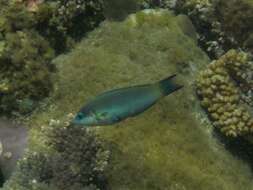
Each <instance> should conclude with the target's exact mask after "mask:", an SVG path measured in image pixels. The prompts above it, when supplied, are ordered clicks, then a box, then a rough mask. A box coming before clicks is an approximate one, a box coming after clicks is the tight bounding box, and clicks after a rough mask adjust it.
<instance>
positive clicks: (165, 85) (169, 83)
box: [158, 74, 183, 96]
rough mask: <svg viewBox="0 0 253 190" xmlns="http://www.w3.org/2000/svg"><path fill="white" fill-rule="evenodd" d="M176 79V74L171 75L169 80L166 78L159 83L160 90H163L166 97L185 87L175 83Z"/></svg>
mask: <svg viewBox="0 0 253 190" xmlns="http://www.w3.org/2000/svg"><path fill="white" fill-rule="evenodd" d="M175 77H176V74H175V75H171V76H169V77H168V78H165V79H163V80H161V81H159V82H158V84H159V86H160V89H161V91H162V93H163V95H164V96H167V95H169V94H170V93H172V92H174V91H176V90H179V89H180V88H182V87H183V85H179V84H176V83H175V81H174V78H175Z"/></svg>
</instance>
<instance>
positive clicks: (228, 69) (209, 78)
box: [196, 50, 253, 137]
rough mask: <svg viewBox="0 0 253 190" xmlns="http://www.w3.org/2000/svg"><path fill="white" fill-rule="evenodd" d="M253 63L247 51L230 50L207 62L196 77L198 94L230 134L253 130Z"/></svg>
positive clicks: (225, 132)
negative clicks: (205, 67) (205, 66)
mask: <svg viewBox="0 0 253 190" xmlns="http://www.w3.org/2000/svg"><path fill="white" fill-rule="evenodd" d="M252 73H253V62H252V58H250V56H249V55H248V54H247V53H244V52H237V51H236V50H230V51H229V52H227V53H226V54H225V55H223V56H222V57H220V58H219V59H218V60H216V61H213V62H212V63H211V64H209V65H208V67H207V69H206V70H204V71H202V72H201V73H200V75H199V77H198V79H197V82H196V86H197V93H198V95H199V96H200V97H201V99H202V100H201V104H202V106H203V107H204V108H205V109H206V110H207V112H208V114H209V116H210V118H211V119H212V120H213V124H214V126H216V127H218V128H219V129H220V131H221V132H222V133H224V134H225V135H227V136H232V137H237V136H241V135H245V134H247V135H248V134H251V133H252V132H253V116H252V115H251V112H252V110H251V109H252V102H253V101H252V100H253V99H252V87H253V75H252Z"/></svg>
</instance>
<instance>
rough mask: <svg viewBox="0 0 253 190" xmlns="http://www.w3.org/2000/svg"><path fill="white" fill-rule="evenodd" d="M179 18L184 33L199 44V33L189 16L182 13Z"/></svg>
mask: <svg viewBox="0 0 253 190" xmlns="http://www.w3.org/2000/svg"><path fill="white" fill-rule="evenodd" d="M177 20H178V25H179V27H180V28H181V30H182V31H183V32H184V34H185V35H187V36H188V37H190V38H192V39H193V40H194V41H195V43H196V44H197V43H198V35H197V32H196V29H195V27H194V26H193V24H192V22H191V20H190V19H189V17H188V16H186V15H183V14H181V15H178V16H177Z"/></svg>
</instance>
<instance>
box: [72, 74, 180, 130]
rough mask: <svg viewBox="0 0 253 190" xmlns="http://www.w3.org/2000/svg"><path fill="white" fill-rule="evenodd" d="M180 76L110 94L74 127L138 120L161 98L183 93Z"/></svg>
mask: <svg viewBox="0 0 253 190" xmlns="http://www.w3.org/2000/svg"><path fill="white" fill-rule="evenodd" d="M175 77H176V75H175V74H174V75H172V76H169V77H167V78H165V79H163V80H161V81H158V82H155V83H151V84H144V85H137V86H130V87H125V88H119V89H114V90H110V91H106V92H104V93H102V94H99V95H97V96H96V97H95V98H94V99H93V100H91V101H89V102H88V103H87V104H86V105H85V106H83V107H82V108H81V109H80V110H79V112H78V113H77V114H76V116H75V117H74V119H73V120H72V121H71V124H73V125H82V126H87V127H89V126H105V125H113V124H115V123H118V122H120V121H123V120H125V119H127V118H129V117H135V116H137V115H139V114H140V113H143V112H144V111H146V110H147V109H149V108H150V107H151V106H153V105H154V104H155V103H156V102H157V101H158V100H160V99H161V98H163V97H165V96H167V95H169V94H171V93H173V92H175V91H177V90H179V89H181V88H182V87H183V85H180V84H177V83H176V82H175Z"/></svg>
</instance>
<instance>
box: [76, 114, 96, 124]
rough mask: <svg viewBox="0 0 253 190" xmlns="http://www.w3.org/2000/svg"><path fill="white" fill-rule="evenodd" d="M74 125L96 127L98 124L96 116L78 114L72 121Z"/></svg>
mask: <svg viewBox="0 0 253 190" xmlns="http://www.w3.org/2000/svg"><path fill="white" fill-rule="evenodd" d="M71 123H72V124H75V125H83V126H87V127H88V126H94V125H96V124H97V119H96V117H95V115H94V114H91V113H83V112H78V114H77V115H76V117H75V118H74V119H73V120H72V122H71Z"/></svg>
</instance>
